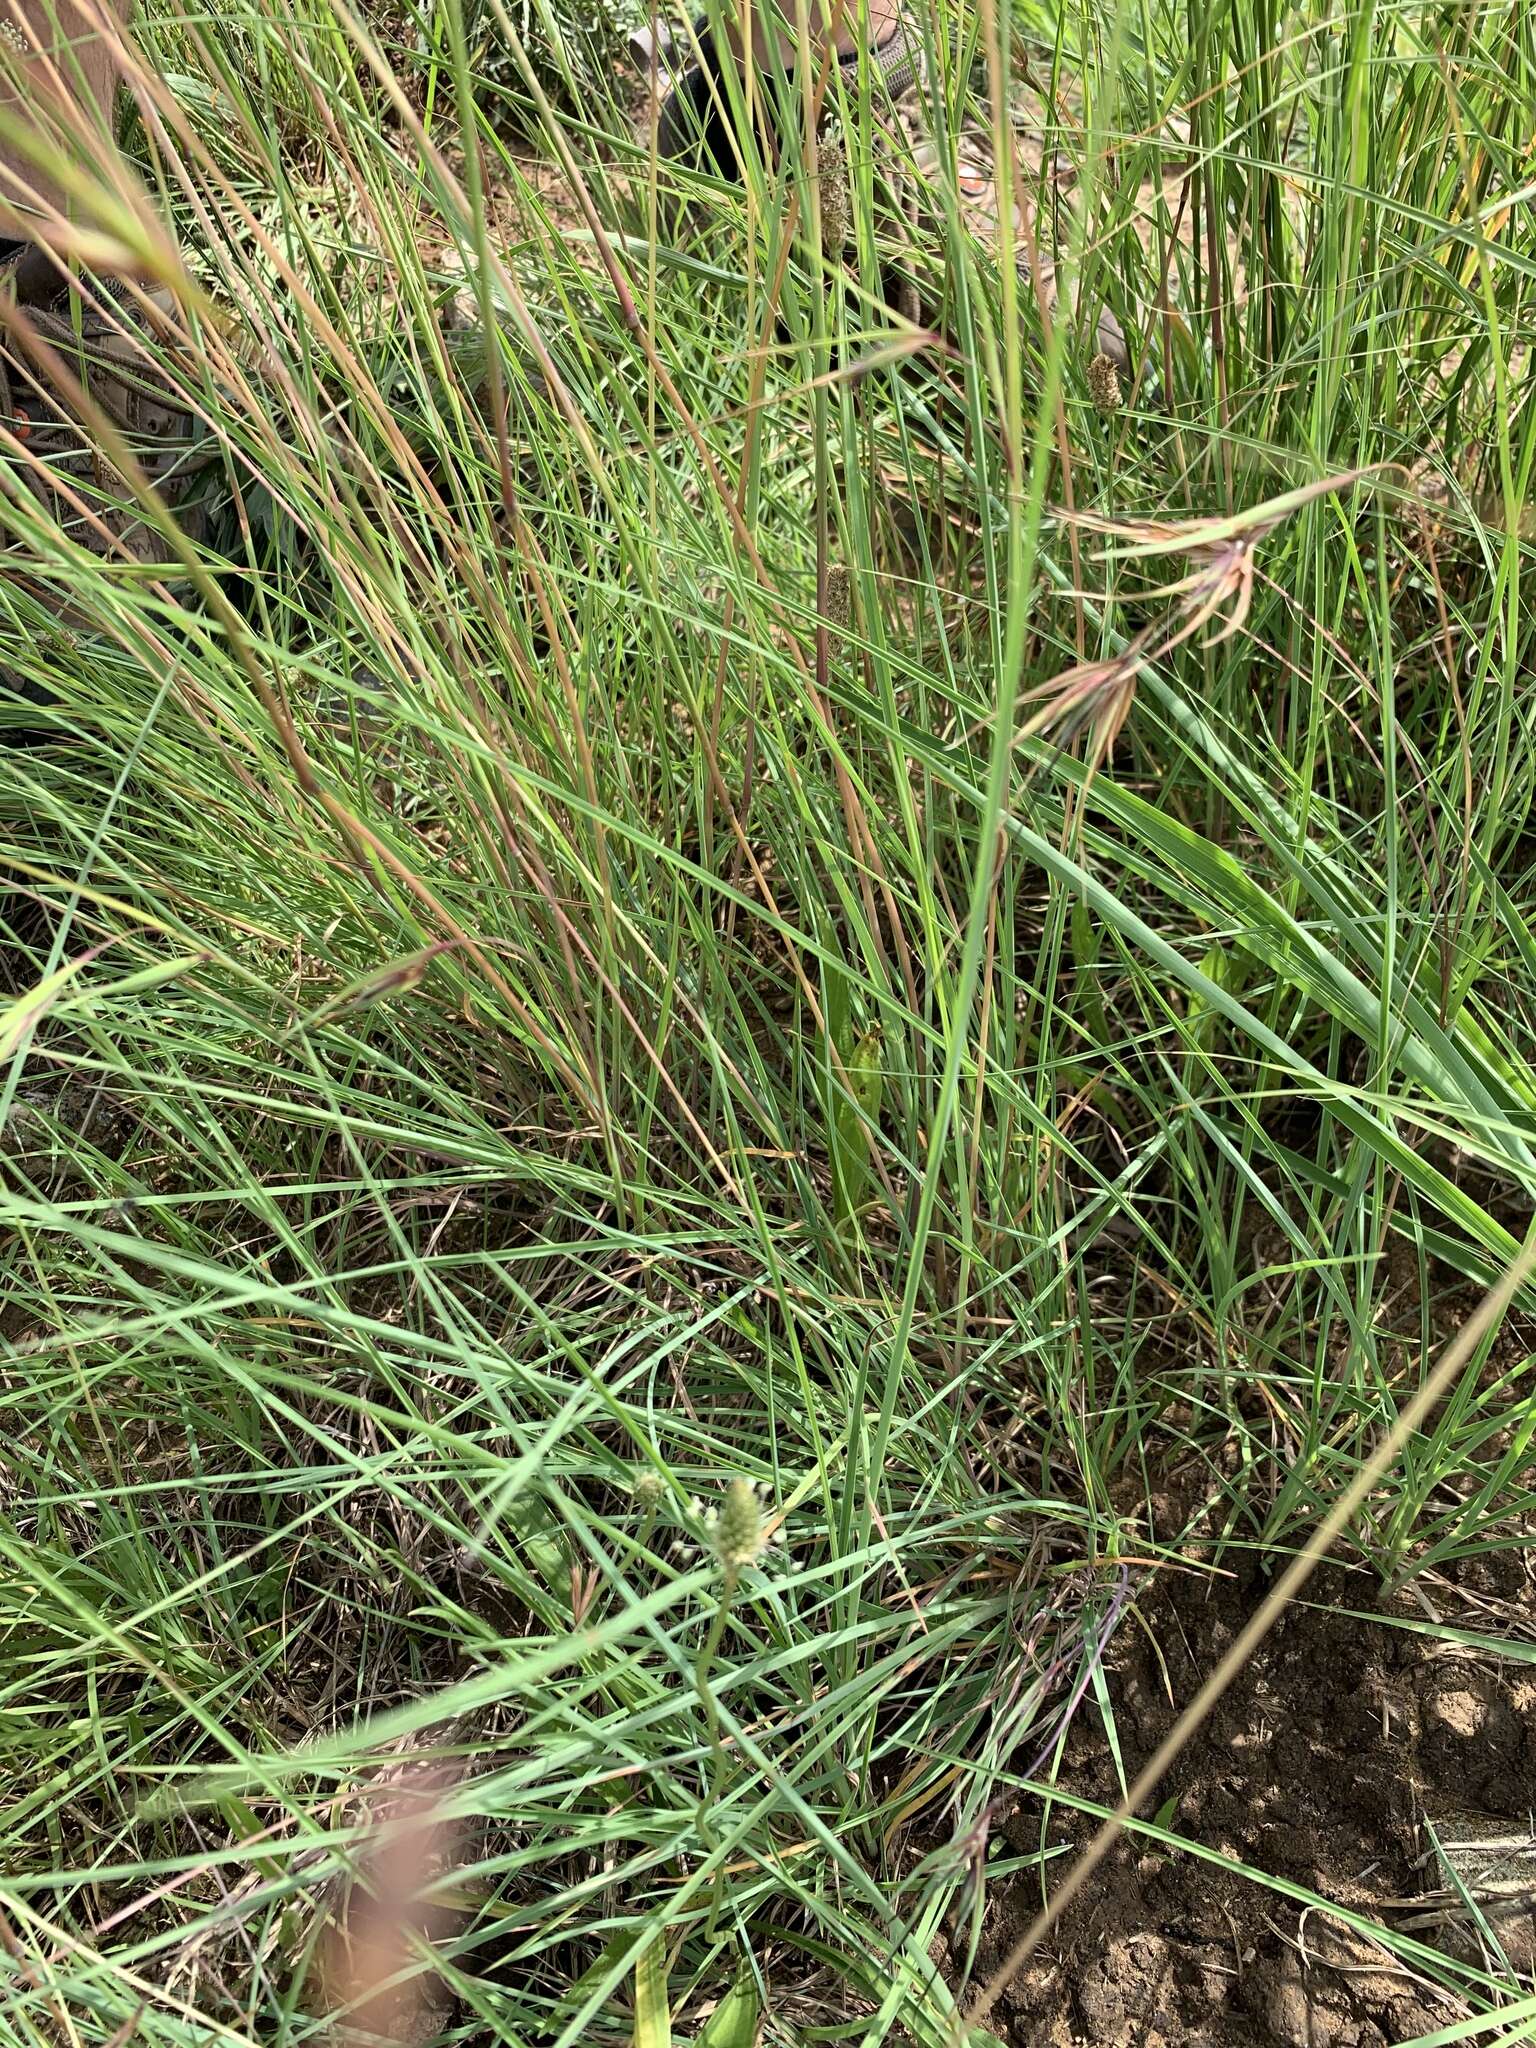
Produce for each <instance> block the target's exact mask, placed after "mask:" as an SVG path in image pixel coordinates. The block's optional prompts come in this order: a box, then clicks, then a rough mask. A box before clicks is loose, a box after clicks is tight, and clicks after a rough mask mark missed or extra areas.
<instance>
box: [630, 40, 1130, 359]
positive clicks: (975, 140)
mask: <svg viewBox="0 0 1536 2048" xmlns="http://www.w3.org/2000/svg"><path fill="white" fill-rule="evenodd" d="M695 37H696V40H697V42H698V44H699V48H700V50H701V51H702V52H703V53H704V61H703V62H700V61H698V59H697V58H695V57H693V55H692V52H691V50H690V51H689V52H688V57H689V61H687V62H686V63H681V64H674V62H673V58H674V48H675V46H674V45H673V44H668V45H667V46H666V47H665V48H663V49H661V50H658V51H657V52H656V53H655V54H656V57H657V60H658V70H659V72H660V75H661V77H662V79H663V82H664V83H665V84H666V86H667V87H668V90H667V93H666V97H665V99H664V101H663V103H662V105H661V108H660V111H659V114H658V117H657V150H658V153H659V154H660V155H661V156H663V157H665V158H668V159H669V160H670V161H672V162H674V163H677V164H679V165H680V166H682V167H684V168H691V169H695V170H703V171H712V172H714V173H715V174H716V175H717V176H720V177H723V178H730V179H734V178H736V177H737V176H739V166H738V162H737V154H736V150H735V148H734V145H733V142H732V138H731V133H730V126H729V118H728V109H729V100H728V97H727V94H726V90H725V87H724V86H723V85H722V83H721V82H720V78H719V74H718V70H717V69H716V66H717V63H718V58H717V56H716V54H715V51H716V45H715V42H714V40H713V39H712V37H711V36H710V34H709V32H708V28H707V24H706V22H705V21H704V20H703V19H702V18H701V20H700V21H699V22H698V23H697V24H696V25H695ZM643 54H644V55H645V56H646V57H647V58H649V57H650V56H651V54H652V51H651V46H650V45H649V43H648V42H647V43H646V45H645V49H644V52H643ZM860 54H861V53H860V52H859V51H857V50H854V51H851V52H847V53H844V54H840V55H839V58H838V64H839V68H840V70H841V72H842V76H843V79H844V81H845V82H846V85H847V88H848V90H849V91H850V92H852V91H856V90H857V86H858V78H859V68H860ZM869 61H870V69H871V74H872V79H871V84H872V96H873V105H872V108H871V113H872V117H873V127H874V133H875V141H876V155H875V167H874V168H875V184H876V207H877V231H878V234H879V238H880V243H881V246H882V254H883V258H884V260H883V262H882V273H883V282H884V290H885V296H886V300H887V302H888V304H889V305H890V306H891V307H892V308H893V310H894V311H895V312H897V313H898V314H899V315H900V316H901V317H902V318H904V319H906V320H908V321H910V322H912V323H913V324H914V325H933V324H935V323H938V324H942V318H941V316H942V310H943V301H944V295H945V268H946V255H947V251H948V249H949V246H950V235H951V214H950V211H949V209H948V207H947V206H946V204H945V196H944V182H945V179H946V176H947V172H946V170H945V167H944V164H943V158H942V154H941V152H940V150H939V148H938V146H937V144H936V142H935V141H934V138H933V136H932V133H931V126H930V121H929V114H928V109H929V94H928V89H927V84H926V77H925V63H924V49H923V45H922V41H921V39H920V37H919V35H918V33H917V31H916V29H915V28H914V27H913V26H912V25H911V24H910V23H908V22H906V21H904V20H903V19H902V18H901V17H900V16H898V17H897V19H896V21H895V23H894V25H893V26H892V27H891V28H890V29H889V30H888V31H887V33H886V34H885V36H884V37H883V38H882V40H881V41H880V42H879V43H878V44H875V45H872V46H871V48H870V51H869ZM768 99H769V96H768V95H767V94H764V95H763V103H766V102H767V101H768ZM836 106H837V93H836V91H835V90H830V91H829V92H828V93H827V96H826V99H825V102H824V108H825V111H824V115H823V122H822V138H821V149H820V152H819V158H820V174H821V177H822V221H823V232H824V234H827V233H829V232H830V235H831V236H834V237H837V238H838V239H841V233H842V230H840V229H839V228H838V226H837V223H838V222H839V221H843V222H846V221H847V219H848V208H847V205H846V201H844V202H843V203H836V202H834V203H833V204H831V205H829V203H828V183H829V180H830V179H831V178H833V177H834V176H837V175H841V177H842V178H843V179H844V180H846V176H847V167H846V160H845V159H840V152H839V147H838V138H837V119H836V111H835V110H836ZM954 154H955V173H954V176H955V191H954V200H955V212H956V213H957V214H958V216H959V219H960V221H961V223H962V224H963V226H964V227H965V228H966V229H967V230H968V231H969V233H970V234H971V235H972V236H973V237H974V238H975V241H976V242H977V244H978V245H979V248H980V249H981V251H982V252H983V253H984V254H991V253H992V252H993V251H994V250H995V249H996V246H997V229H998V187H997V179H996V176H995V172H994V159H993V147H992V132H991V127H990V125H989V124H988V123H987V122H986V121H985V120H984V119H982V118H980V117H979V115H978V118H977V119H975V120H973V121H970V122H968V123H967V124H966V125H965V126H964V127H963V128H962V129H961V131H960V133H959V134H958V136H957V137H956V140H955V149H954ZM840 161H841V171H840V172H839V170H838V166H839V162H840ZM829 224H830V229H829ZM1025 225H1026V223H1025V221H1024V219H1023V217H1022V215H1020V217H1019V218H1018V220H1017V221H1016V225H1015V236H1014V241H1015V247H1016V250H1017V252H1018V253H1017V261H1018V265H1019V271H1020V275H1021V278H1022V280H1023V281H1024V283H1025V285H1026V288H1027V290H1028V291H1029V292H1030V293H1031V295H1033V293H1034V290H1035V285H1034V280H1033V278H1032V276H1031V273H1030V269H1029V259H1028V255H1027V254H1026V249H1027V237H1026V235H1025V233H1024V228H1025ZM1036 227H1037V231H1038V234H1039V246H1038V251H1037V253H1038V258H1039V266H1040V284H1041V289H1042V293H1043V296H1044V299H1045V302H1046V305H1047V307H1048V309H1049V310H1050V311H1051V312H1052V313H1053V314H1054V313H1055V312H1057V311H1058V310H1059V308H1060V302H1061V300H1062V297H1063V293H1062V287H1061V279H1060V272H1059V265H1058V261H1057V256H1056V252H1055V249H1054V248H1053V247H1052V246H1051V245H1050V243H1049V242H1048V241H1047V239H1046V235H1045V229H1046V223H1044V222H1043V221H1042V222H1037V223H1036ZM827 253H828V254H829V255H833V254H838V253H842V252H841V251H839V250H834V249H833V248H831V247H830V246H828V249H827ZM1065 296H1066V300H1067V305H1068V309H1069V310H1070V309H1071V305H1072V301H1073V300H1074V298H1075V294H1072V293H1070V292H1069V293H1067V294H1066V295H1065ZM1084 346H1085V348H1086V352H1087V354H1088V355H1089V356H1090V357H1095V356H1105V357H1108V359H1109V360H1110V362H1111V363H1112V364H1113V365H1114V368H1115V371H1116V373H1117V374H1118V375H1120V376H1123V377H1126V378H1127V379H1128V380H1129V381H1130V383H1131V384H1132V385H1133V386H1134V384H1135V383H1136V382H1137V381H1138V379H1137V377H1136V376H1135V375H1134V374H1133V366H1132V360H1131V351H1130V348H1129V346H1128V344H1127V341H1126V337H1125V333H1124V330H1123V329H1122V328H1121V325H1120V322H1119V321H1118V320H1117V319H1116V317H1115V315H1114V314H1113V313H1112V312H1111V311H1110V309H1109V308H1108V307H1107V306H1106V307H1103V308H1102V309H1101V310H1100V311H1099V313H1098V315H1097V317H1096V319H1095V322H1094V328H1093V332H1092V335H1091V337H1085V338H1084ZM1140 367H1141V366H1140V365H1139V364H1138V365H1137V368H1138V369H1139V368H1140Z"/></svg>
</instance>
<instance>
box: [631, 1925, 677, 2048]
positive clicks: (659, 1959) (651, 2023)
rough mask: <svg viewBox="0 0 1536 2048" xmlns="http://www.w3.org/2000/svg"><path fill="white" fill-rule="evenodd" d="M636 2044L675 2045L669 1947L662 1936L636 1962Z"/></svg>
mask: <svg viewBox="0 0 1536 2048" xmlns="http://www.w3.org/2000/svg"><path fill="white" fill-rule="evenodd" d="M635 2048H672V2014H671V2011H670V2008H669V2007H668V2005H667V1951H666V1947H665V1945H664V1944H663V1943H662V1942H661V1941H659V1940H658V1941H653V1942H652V1943H651V1944H650V1945H649V1947H647V1948H644V1949H642V1950H641V1952H640V1955H639V1958H638V1959H637V1961H636V1963H635Z"/></svg>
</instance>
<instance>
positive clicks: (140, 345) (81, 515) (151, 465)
mask: <svg viewBox="0 0 1536 2048" xmlns="http://www.w3.org/2000/svg"><path fill="white" fill-rule="evenodd" d="M25 260H26V258H25V257H23V258H22V259H21V261H22V262H25ZM56 279H57V273H55V280H56ZM6 286H7V280H6V279H5V278H4V277H3V275H0V295H3V296H4V297H5V298H6V299H7V301H8V303H6V304H4V305H0V461H4V462H6V463H7V464H8V465H9V468H10V471H11V474H12V476H13V477H14V478H15V479H16V480H17V481H18V482H20V483H23V484H25V486H26V487H27V489H28V490H29V491H30V492H31V494H32V496H33V497H34V498H35V499H36V500H37V502H38V504H39V505H40V506H41V507H42V508H43V510H44V512H45V514H46V515H47V516H48V517H49V518H51V519H52V520H53V521H55V522H56V523H57V526H58V528H59V530H60V532H61V533H64V534H67V535H68V536H69V538H70V539H71V540H74V541H77V542H78V543H79V544H80V545H81V546H82V547H85V548H87V549H88V550H89V551H90V552H91V553H93V554H97V555H100V556H102V557H103V558H104V559H113V558H115V559H118V560H122V559H123V558H124V557H125V556H126V557H128V558H131V559H132V560H134V561H137V562H152V561H162V560H166V559H167V558H168V556H169V550H168V548H167V545H166V543H165V540H164V539H163V537H162V536H161V534H160V533H159V532H158V531H157V529H156V528H155V527H154V526H153V525H152V524H150V523H148V522H147V521H146V519H145V517H144V513H143V509H142V507H141V506H140V505H139V503H138V501H137V500H136V499H135V498H134V495H133V493H132V491H131V490H130V488H129V486H128V484H127V482H126V480H125V479H124V478H123V477H122V476H120V475H119V474H118V472H117V470H116V469H115V468H114V467H113V465H112V462H111V460H110V457H109V456H108V454H107V452H106V451H105V450H104V449H103V448H102V447H100V446H99V445H98V444H97V438H96V436H95V434H94V433H93V428H92V408H95V409H96V410H98V411H99V412H100V413H101V414H102V415H104V416H105V418H106V420H107V421H108V422H109V423H110V425H111V426H112V427H113V428H115V429H116V431H117V433H118V434H120V435H121V437H122V439H123V441H124V442H125V443H126V445H127V447H128V449H129V450H130V451H131V453H132V454H133V456H134V458H135V460H136V462H137V464H138V466H139V468H140V469H141V471H142V472H143V474H144V476H145V477H146V478H147V479H148V481H149V482H150V483H151V484H152V485H153V486H154V487H155V489H156V490H157V491H158V492H159V493H160V495H161V497H162V498H163V499H164V500H165V502H166V503H167V505H169V506H170V507H172V508H173V509H175V510H177V512H178V516H179V520H180V524H181V525H182V528H183V531H188V532H189V533H190V536H191V537H192V538H193V539H196V538H197V532H196V528H197V526H198V525H199V523H200V521H199V516H198V512H197V508H196V506H195V505H194V504H193V503H192V497H193V490H192V487H193V482H194V479H195V478H196V477H198V476H199V475H200V473H201V472H202V470H203V467H204V464H203V462H202V460H201V459H200V456H199V452H198V451H199V448H200V446H204V445H206V436H205V435H204V434H203V433H202V432H201V431H200V428H199V423H198V421H197V419H196V417H195V415H194V414H193V413H192V411H191V409H190V407H189V406H188V404H187V403H186V401H185V399H184V398H183V397H182V394H181V390H180V388H179V386H178V385H177V383H176V381H175V379H174V376H173V374H172V373H171V372H170V371H169V370H168V368H167V345H166V343H164V342H163V341H162V340H161V339H160V337H159V335H158V334H157V333H156V332H155V331H154V321H153V316H152V314H150V313H147V312H146V310H145V307H144V305H143V304H142V303H141V302H139V301H138V300H135V299H133V298H131V297H130V296H129V295H128V294H126V293H119V292H118V291H117V290H115V289H114V288H113V287H111V286H105V285H102V284H100V283H97V282H95V281H92V282H90V283H88V284H86V285H85V286H83V287H82V288H81V289H80V290H79V291H77V292H70V291H69V290H67V289H66V290H64V291H61V292H58V293H56V295H55V296H54V297H53V298H52V299H51V300H50V301H47V302H44V303H41V304H38V303H30V304H28V303H23V302H22V300H21V298H20V296H19V295H15V294H14V292H13V290H7V289H6ZM151 303H154V302H151ZM160 310H161V311H162V312H164V311H165V310H166V308H165V307H164V306H161V307H160ZM82 391H83V392H84V393H85V395H86V398H87V400H88V403H87V404H86V405H84V406H82V404H81V392H82ZM10 440H14V442H15V443H16V444H17V445H16V446H15V447H12V446H10V445H8V442H9V441H10ZM18 544H19V543H18V539H17V537H16V536H15V535H12V536H11V537H10V538H9V542H8V545H9V547H10V548H11V549H15V548H16V547H17V546H18ZM0 545H7V543H5V542H0Z"/></svg>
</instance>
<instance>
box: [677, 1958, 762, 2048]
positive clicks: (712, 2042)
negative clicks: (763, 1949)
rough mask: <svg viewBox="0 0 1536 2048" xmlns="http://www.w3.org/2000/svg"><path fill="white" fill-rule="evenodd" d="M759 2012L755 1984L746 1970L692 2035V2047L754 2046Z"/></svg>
mask: <svg viewBox="0 0 1536 2048" xmlns="http://www.w3.org/2000/svg"><path fill="white" fill-rule="evenodd" d="M761 2013H762V2006H761V2004H760V2002H759V2000H758V1996H757V1985H756V1984H755V1982H754V1981H753V1979H752V1977H751V1975H750V1974H744V1975H742V1976H740V1977H738V1978H737V1979H736V1982H735V1983H734V1984H733V1985H732V1986H731V1988H730V1990H729V1991H727V1993H726V1994H725V1996H724V1998H722V1999H721V2001H720V2003H719V2004H718V2005H717V2006H716V2007H715V2009H714V2011H713V2012H712V2013H711V2014H710V2016H709V2018H708V2019H707V2020H706V2021H705V2022H704V2024H703V2026H702V2027H701V2028H700V2029H699V2031H698V2033H697V2034H696V2035H695V2036H694V2042H693V2048H756V2042H757V2028H758V2020H759V2018H760V2016H761Z"/></svg>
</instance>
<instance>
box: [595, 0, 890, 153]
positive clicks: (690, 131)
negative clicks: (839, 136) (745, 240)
mask: <svg viewBox="0 0 1536 2048" xmlns="http://www.w3.org/2000/svg"><path fill="white" fill-rule="evenodd" d="M693 40H694V41H695V42H696V43H697V44H698V47H699V50H700V52H701V53H702V58H703V61H700V60H699V59H698V58H696V57H695V56H694V55H693V52H692V49H691V46H688V45H683V46H682V48H681V49H680V48H679V45H680V44H681V43H682V39H681V38H680V37H678V36H676V35H675V34H674V33H673V32H672V31H666V32H665V33H664V38H663V40H662V41H661V43H660V44H659V46H658V48H657V50H656V56H657V60H658V68H659V70H660V74H661V76H662V78H663V80H664V81H665V82H666V83H667V85H668V88H669V89H668V91H667V95H666V98H665V99H664V100H663V101H662V104H661V111H660V113H659V114H658V115H657V117H656V152H657V155H658V156H660V157H662V158H664V159H665V160H666V161H667V162H669V163H675V164H679V165H681V166H682V167H683V168H685V169H689V170H697V171H708V172H713V173H714V174H715V175H716V176H717V177H721V178H736V177H739V175H740V164H739V159H738V155H737V151H736V147H735V143H734V140H733V138H732V133H731V122H730V111H729V110H730V101H729V99H728V98H727V96H726V88H725V86H724V84H723V83H722V80H721V75H720V70H719V60H718V56H717V53H716V46H715V38H714V37H713V35H712V34H711V32H710V28H709V22H708V18H707V17H706V16H704V15H700V17H699V19H698V20H697V21H696V22H695V23H694V25H693ZM633 47H634V49H635V52H636V55H637V57H638V58H640V59H641V61H643V62H645V63H647V64H648V63H649V61H650V58H651V54H652V46H651V42H650V37H649V32H648V31H647V32H644V33H643V34H642V35H641V36H639V37H637V38H635V39H634V42H633ZM918 57H919V52H918V50H917V47H916V44H915V43H914V42H913V40H912V39H911V37H910V36H909V34H908V31H907V29H906V27H905V25H904V24H903V23H901V22H898V23H897V24H896V27H895V28H894V29H892V30H891V32H890V34H889V35H887V37H886V39H885V41H884V42H883V43H879V44H877V45H876V46H875V47H874V48H873V49H872V50H871V51H870V61H871V63H872V64H873V66H874V68H875V72H876V74H877V76H878V77H879V78H881V79H882V80H883V81H884V85H885V91H886V93H887V94H888V95H889V97H890V98H891V99H893V100H895V99H898V98H899V97H900V96H901V95H902V94H903V93H905V92H908V91H910V90H911V89H912V87H913V86H915V85H916V84H917V83H918V79H919V70H918ZM674 58H676V59H678V62H677V64H676V65H674V62H673V60H674ZM684 59H686V61H683V60H684ZM838 62H839V64H840V65H841V66H842V70H843V75H844V77H845V78H847V79H849V80H850V82H851V81H852V80H854V79H856V78H857V76H858V71H859V52H858V51H857V50H853V51H850V52H849V53H848V54H847V55H846V56H843V57H839V59H838Z"/></svg>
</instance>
